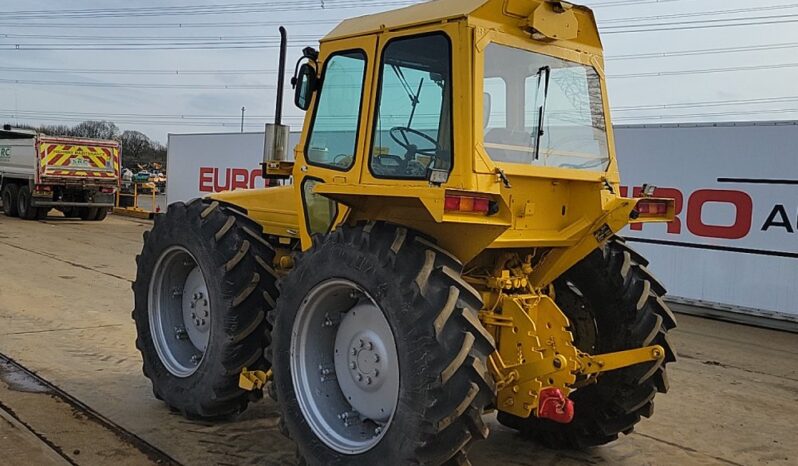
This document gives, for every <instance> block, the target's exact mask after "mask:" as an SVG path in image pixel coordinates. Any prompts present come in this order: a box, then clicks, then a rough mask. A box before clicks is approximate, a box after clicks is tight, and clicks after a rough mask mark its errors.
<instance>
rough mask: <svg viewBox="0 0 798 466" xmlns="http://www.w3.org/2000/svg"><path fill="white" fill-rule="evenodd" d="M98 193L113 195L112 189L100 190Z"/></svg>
mask: <svg viewBox="0 0 798 466" xmlns="http://www.w3.org/2000/svg"><path fill="white" fill-rule="evenodd" d="M100 192H101V193H103V194H113V193H114V188H100Z"/></svg>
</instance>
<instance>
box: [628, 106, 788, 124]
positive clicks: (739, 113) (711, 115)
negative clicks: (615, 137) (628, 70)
mask: <svg viewBox="0 0 798 466" xmlns="http://www.w3.org/2000/svg"><path fill="white" fill-rule="evenodd" d="M784 113H798V108H782V109H772V110H751V111H730V112H716V113H689V114H678V115H644V116H628V117H626V116H624V117H619V118H613V120H614V121H624V120H645V119H649V120H669V119H685V118H717V117H730V116H745V115H763V114H784Z"/></svg>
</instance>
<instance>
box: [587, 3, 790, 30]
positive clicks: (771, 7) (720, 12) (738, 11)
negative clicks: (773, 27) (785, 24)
mask: <svg viewBox="0 0 798 466" xmlns="http://www.w3.org/2000/svg"><path fill="white" fill-rule="evenodd" d="M793 8H798V3H792V4H789V5H767V6H758V7H753V8H737V9H732V10H710V11H698V12H693V13H675V14H667V15H655V16H637V17H627V18H614V19H605V20H602V21H601V24H602V25H604V24H614V23H626V22H630V21H631V22H638V21H661V20H668V19H676V18H694V17H698V16H719V15H734V14H741V13H751V12H762V11H773V10H789V9H793ZM740 19H745V18H740Z"/></svg>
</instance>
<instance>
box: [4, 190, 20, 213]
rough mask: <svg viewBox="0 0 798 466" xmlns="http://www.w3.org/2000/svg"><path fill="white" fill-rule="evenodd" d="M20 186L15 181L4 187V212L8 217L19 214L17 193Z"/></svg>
mask: <svg viewBox="0 0 798 466" xmlns="http://www.w3.org/2000/svg"><path fill="white" fill-rule="evenodd" d="M18 193H19V187H18V186H17V185H15V184H13V183H8V184H6V186H5V188H3V213H4V214H6V216H8V217H16V216H18V215H19V211H18V210H17V194H18Z"/></svg>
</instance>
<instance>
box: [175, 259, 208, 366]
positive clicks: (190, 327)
mask: <svg viewBox="0 0 798 466" xmlns="http://www.w3.org/2000/svg"><path fill="white" fill-rule="evenodd" d="M182 307H183V325H184V326H185V329H186V332H187V333H188V337H189V339H190V340H191V343H192V344H193V345H194V346H195V347H196V348H197V349H198V350H200V351H205V350H206V349H207V348H208V337H209V336H210V321H211V306H210V301H209V300H208V287H207V286H206V285H205V280H204V279H203V277H202V271H201V270H200V268H199V267H194V269H193V270H192V271H191V272H190V273H189V274H188V277H186V282H185V286H184V288H183V299H182Z"/></svg>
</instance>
